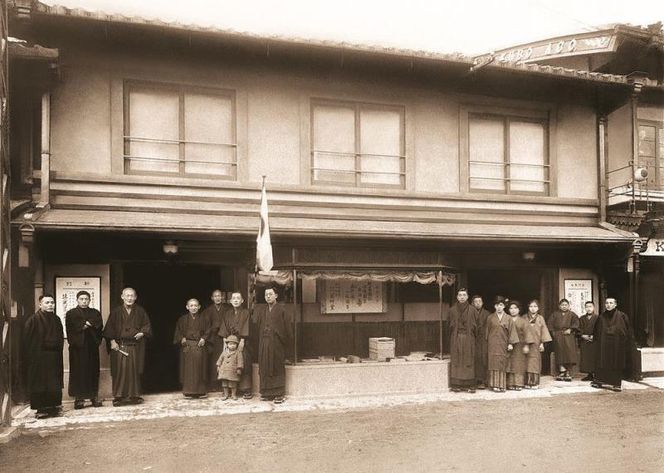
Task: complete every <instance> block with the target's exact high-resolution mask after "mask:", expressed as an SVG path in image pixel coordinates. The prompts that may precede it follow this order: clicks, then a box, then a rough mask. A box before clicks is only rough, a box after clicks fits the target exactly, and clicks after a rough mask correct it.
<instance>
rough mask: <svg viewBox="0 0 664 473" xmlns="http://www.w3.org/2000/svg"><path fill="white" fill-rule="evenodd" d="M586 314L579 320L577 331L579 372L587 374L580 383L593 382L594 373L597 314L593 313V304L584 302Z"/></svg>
mask: <svg viewBox="0 0 664 473" xmlns="http://www.w3.org/2000/svg"><path fill="white" fill-rule="evenodd" d="M585 309H586V313H585V314H583V316H582V317H581V318H580V319H579V329H580V331H581V336H580V339H581V340H580V345H581V363H580V370H581V371H582V372H583V373H587V374H586V376H585V378H582V379H581V381H593V379H594V373H595V360H596V359H597V344H596V343H595V340H594V336H593V334H594V333H595V324H596V323H597V317H598V316H597V314H596V313H595V303H594V302H592V301H588V302H586V305H585Z"/></svg>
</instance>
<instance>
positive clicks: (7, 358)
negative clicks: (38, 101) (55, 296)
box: [0, 1, 12, 426]
mask: <svg viewBox="0 0 664 473" xmlns="http://www.w3.org/2000/svg"><path fill="white" fill-rule="evenodd" d="M7 31H8V30H7V3H6V2H5V1H0V178H1V179H2V181H1V184H2V185H1V186H0V255H2V260H0V426H2V425H5V424H7V423H9V422H10V420H11V419H10V409H11V385H12V370H11V366H12V356H11V343H10V340H11V334H10V333H9V329H10V320H11V310H12V309H11V307H12V302H11V301H12V298H11V289H10V288H11V275H10V271H11V261H12V259H11V241H10V240H11V237H10V235H11V231H10V228H11V227H10V223H9V222H10V215H9V213H10V195H9V194H10V191H9V126H8V124H9V116H8V113H7V112H8V109H7V97H8V96H9V89H8V74H7V71H8V68H7V65H8V62H9V60H8V59H9V56H8V50H9V48H8V46H7V44H8V43H7V38H8V36H7Z"/></svg>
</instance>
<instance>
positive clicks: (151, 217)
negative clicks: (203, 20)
mask: <svg viewBox="0 0 664 473" xmlns="http://www.w3.org/2000/svg"><path fill="white" fill-rule="evenodd" d="M15 3H16V4H17V5H18V6H17V7H16V8H15V9H14V10H13V11H12V14H11V19H10V27H11V34H12V36H15V37H17V38H20V39H21V40H24V41H26V42H25V43H13V45H12V52H13V54H12V59H11V61H12V63H11V66H12V68H11V78H12V81H11V83H12V84H13V87H12V89H11V97H10V99H11V103H12V104H15V105H14V106H13V108H12V122H11V124H12V137H13V138H12V149H11V158H12V166H13V170H14V171H15V172H14V178H13V181H12V187H11V190H12V200H13V209H14V214H13V220H12V225H13V235H14V238H15V239H14V248H13V250H14V251H13V253H14V255H15V257H14V260H13V264H14V268H13V270H14V271H13V273H12V274H13V284H12V290H13V296H14V299H15V300H16V303H17V317H18V318H19V320H18V321H17V327H18V326H20V318H22V317H25V316H26V315H27V314H30V313H31V312H32V311H33V310H34V307H35V302H34V301H35V297H36V296H37V295H38V294H40V293H41V292H42V291H55V292H56V293H57V297H58V302H59V303H64V302H65V301H64V299H62V297H63V296H66V294H67V288H68V287H70V288H71V287H75V286H76V285H78V284H86V283H87V284H88V285H90V286H92V287H94V288H95V292H96V295H97V298H98V299H99V303H100V305H101V311H102V314H103V316H104V318H106V317H107V315H108V312H109V308H110V306H111V305H115V304H117V303H119V294H120V291H121V288H122V287H123V286H126V285H131V286H133V287H135V288H136V289H137V290H138V293H139V303H141V304H143V305H144V306H145V307H146V308H147V310H148V312H149V313H150V315H151V318H152V323H153V327H154V332H155V337H154V339H153V340H152V342H151V344H150V345H149V350H148V359H147V365H146V370H147V371H146V387H147V389H148V390H150V391H153V392H154V391H164V390H175V389H176V387H177V369H176V363H177V361H176V352H175V350H174V349H173V346H172V343H171V341H172V340H171V338H172V330H173V327H174V323H175V320H176V317H177V316H178V315H179V314H180V313H182V312H183V311H184V304H185V301H186V300H187V299H188V298H190V297H198V298H200V299H201V300H202V301H204V302H207V301H208V296H209V293H210V292H211V290H212V289H214V288H217V287H221V288H222V289H223V290H225V291H231V290H233V289H234V288H240V289H241V290H242V292H243V293H245V294H246V293H247V292H252V289H253V286H254V283H255V280H254V278H253V275H254V263H255V260H254V254H255V241H254V240H255V237H256V232H257V229H258V207H259V205H258V204H259V199H260V192H259V190H260V185H261V181H262V176H267V186H268V194H269V199H270V225H271V232H272V239H273V246H274V249H275V255H274V258H275V269H277V270H280V271H279V272H278V273H277V274H276V276H271V279H272V280H275V279H276V280H278V281H279V282H282V283H286V284H287V285H288V284H289V283H290V286H288V288H287V290H286V291H285V294H284V295H283V298H285V299H286V300H287V301H289V302H295V303H296V305H295V311H296V319H297V322H298V323H297V337H296V338H295V340H296V343H297V345H296V346H295V347H294V350H295V351H296V352H297V360H298V361H302V360H307V359H308V360H311V359H317V358H318V357H321V356H323V357H331V356H346V355H351V354H355V355H359V356H363V357H366V356H367V355H368V354H369V342H368V338H369V337H378V336H388V337H393V338H395V339H396V355H406V354H408V353H410V352H413V351H421V352H434V353H436V352H440V351H441V349H442V351H443V352H444V351H445V350H446V342H445V339H444V336H443V334H442V329H441V327H443V325H444V324H443V319H445V317H446V304H449V303H450V302H452V301H453V299H454V296H453V294H454V285H457V286H458V285H460V284H463V285H464V286H468V287H469V288H470V290H471V291H472V292H476V293H479V294H481V295H483V296H484V298H485V301H486V302H487V305H490V301H491V299H492V298H493V296H494V295H496V294H502V295H506V296H509V297H511V298H517V299H520V300H523V301H526V300H527V299H530V298H539V299H540V300H541V301H542V305H543V308H544V310H545V311H546V312H550V311H551V310H553V309H554V308H555V307H556V305H557V301H558V299H559V297H560V296H561V294H563V293H565V294H567V292H569V293H571V294H572V296H573V297H574V301H575V303H579V302H582V301H583V300H585V298H589V297H592V298H593V299H600V298H601V297H604V296H605V294H606V292H607V291H609V292H611V293H614V292H616V291H619V290H620V288H619V287H618V284H619V283H621V281H619V282H616V281H615V279H614V278H613V277H612V274H613V272H614V270H615V269H614V268H615V267H621V266H622V265H624V264H625V262H626V259H627V257H628V256H629V254H630V252H631V248H632V243H633V241H634V234H633V233H631V232H627V231H622V230H620V229H617V228H616V227H614V226H612V225H611V224H609V223H608V222H606V218H605V216H604V200H603V189H604V188H605V186H606V181H605V178H604V169H603V167H602V166H603V163H604V159H605V156H606V150H605V148H604V145H603V139H602V138H603V132H602V129H603V128H602V126H603V125H602V124H603V123H604V122H603V121H602V120H600V118H602V117H606V116H610V114H612V113H615V112H616V111H617V110H620V109H621V107H623V106H624V105H625V104H626V103H628V101H629V97H630V96H631V94H632V91H633V87H632V85H631V84H630V83H629V81H628V79H627V78H625V77H624V76H620V75H610V74H597V73H587V72H579V71H574V70H568V69H556V70H550V69H548V68H542V67H538V66H528V67H521V66H519V67H512V66H510V65H499V64H488V65H486V66H484V67H483V66H482V65H481V64H475V65H474V63H473V60H472V59H471V58H466V57H462V56H458V55H441V54H429V53H424V52H418V51H403V50H395V49H380V48H369V47H363V46H355V45H349V44H343V43H333V42H315V41H307V40H302V39H297V38H274V37H269V38H267V37H260V36H253V35H247V34H240V33H236V32H232V31H220V30H212V29H203V28H196V27H192V26H182V25H178V24H167V23H161V22H158V21H150V20H145V19H141V18H129V17H122V16H113V15H104V14H101V13H86V12H83V11H80V10H71V9H67V8H62V7H51V6H47V5H44V4H40V3H38V2H30V1H27V0H24V1H22V2H15ZM651 89H653V90H659V89H657V86H656V84H654V83H652V82H650V81H645V84H644V86H643V91H644V92H645V93H651ZM600 156H601V157H602V159H599V157H600ZM165 250H167V251H166V252H165ZM174 252H175V253H174ZM76 278H79V279H76ZM293 279H295V280H296V281H297V282H296V284H294V285H293V284H292V280H293ZM418 281H419V283H418ZM264 283H265V281H264V280H263V279H261V277H259V280H258V282H256V284H258V286H259V287H261V286H260V285H261V284H264ZM351 283H352V284H351ZM420 283H427V284H420ZM436 283H438V284H436ZM67 284H70V286H67ZM351 286H352V287H351ZM351 291H355V293H354V296H353V293H352V292H351ZM360 295H361V297H360ZM351 296H353V299H352V300H353V301H355V305H353V304H352V303H351ZM257 297H258V300H257V301H256V302H257V303H260V302H262V301H261V300H260V292H258V296H257ZM360 299H361V300H360ZM350 306H352V307H354V308H351V307H350ZM16 332H17V333H18V330H16ZM103 363H104V368H105V371H104V373H103V376H104V377H105V379H107V371H106V367H107V366H108V365H107V359H106V358H103ZM312 364H315V363H313V362H309V363H302V364H298V365H297V366H292V367H289V368H288V373H289V374H288V376H289V378H288V380H289V383H290V385H289V389H291V390H295V389H300V387H302V386H301V385H302V383H305V381H304V380H303V379H304V377H305V372H306V376H309V378H307V379H309V380H310V381H311V382H312V383H313V384H310V385H309V386H308V389H310V390H309V391H308V392H309V393H310V394H311V393H318V394H320V393H321V391H320V390H323V389H326V388H325V386H327V385H329V383H327V384H326V383H321V384H315V381H316V380H317V379H319V378H316V376H317V375H316V373H314V371H315V370H311V369H310V368H311V365H312ZM334 366H335V365H332V364H331V365H329V367H328V369H334ZM376 367H378V368H376V369H381V370H383V371H381V372H380V377H378V376H375V377H372V375H371V374H370V373H372V372H371V371H369V370H368V369H367V371H365V372H364V376H363V377H360V378H358V377H357V376H355V378H353V379H355V380H356V381H355V384H350V382H349V384H347V385H346V384H343V383H345V382H346V381H348V380H347V379H346V378H343V379H342V376H346V375H347V374H348V373H350V371H349V370H348V369H346V370H344V373H345V374H342V373H338V376H339V377H335V379H337V380H338V382H339V386H329V389H333V390H336V392H339V391H338V390H339V389H343V390H344V391H343V392H359V391H358V390H360V388H361V386H358V384H362V383H366V384H367V385H370V386H371V389H387V390H389V389H394V390H402V389H425V388H426V387H422V386H420V385H418V384H416V382H415V381H413V383H410V384H409V383H403V382H402V381H401V379H399V380H398V381H399V382H398V383H394V384H393V385H389V383H388V382H387V381H384V380H389V379H391V378H390V376H392V375H391V373H401V371H397V370H404V369H406V370H408V369H410V370H420V369H422V370H429V371H427V376H426V377H422V379H423V380H424V381H427V380H429V382H431V383H432V389H440V383H443V384H446V382H447V381H446V375H444V373H445V372H446V371H445V370H446V361H441V362H439V363H436V362H427V363H421V364H416V363H413V364H408V365H406V364H399V363H392V364H377V365H376ZM322 368H326V366H323V367H322ZM307 370H309V371H307ZM317 372H318V373H320V372H321V370H318V371H317ZM432 373H433V374H435V375H436V376H435V377H434V376H432ZM335 376H336V375H335ZM398 376H402V375H401V374H398ZM416 378H417V377H413V379H414V380H415V379H416ZM358 379H361V381H362V383H358V382H357V380H358ZM381 382H383V384H381ZM298 383H300V384H298ZM372 383H373V384H372ZM436 383H438V384H436ZM342 384H343V387H342V388H341V387H340V386H342ZM404 384H408V385H406V386H404ZM298 386H299V387H298ZM312 386H313V388H312ZM377 386H378V387H377ZM306 389H307V388H306V387H302V390H301V391H297V392H298V393H300V392H304V391H305V390H306ZM311 389H313V391H311ZM316 390H319V391H316ZM367 390H369V388H367ZM292 392H293V391H291V393H292Z"/></svg>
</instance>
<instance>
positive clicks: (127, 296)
mask: <svg viewBox="0 0 664 473" xmlns="http://www.w3.org/2000/svg"><path fill="white" fill-rule="evenodd" d="M120 298H121V299H122V305H121V306H118V307H116V308H115V309H113V310H112V311H111V313H110V315H109V316H108V320H107V321H106V326H105V327H104V331H103V334H102V335H103V336H104V338H105V339H106V343H107V347H108V349H109V353H110V355H111V377H112V378H113V405H114V406H121V405H123V404H140V403H142V402H143V398H142V397H141V394H142V393H143V391H142V389H141V376H142V374H143V368H144V366H145V339H146V337H150V336H151V335H152V328H151V326H150V319H149V318H148V314H147V312H145V309H143V307H141V306H140V305H138V304H136V298H137V295H136V291H135V290H134V289H133V288H131V287H126V288H124V289H123V290H122V295H121V296H120Z"/></svg>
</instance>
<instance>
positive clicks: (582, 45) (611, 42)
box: [476, 31, 617, 63]
mask: <svg viewBox="0 0 664 473" xmlns="http://www.w3.org/2000/svg"><path fill="white" fill-rule="evenodd" d="M616 46H617V45H616V35H615V34H610V33H609V32H606V31H604V32H600V33H597V32H594V33H588V34H581V35H575V36H565V37H561V38H555V39H549V40H546V41H538V42H535V43H530V44H524V45H521V46H517V47H514V48H509V49H503V50H502V51H496V52H495V53H494V58H495V59H494V60H495V61H497V62H501V63H515V62H523V63H532V62H538V61H544V60H548V59H553V58H560V57H568V56H581V55H585V54H593V53H605V52H612V51H615V50H616ZM485 56H490V55H484V56H480V57H479V58H476V61H477V60H480V59H481V58H483V57H485Z"/></svg>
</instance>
